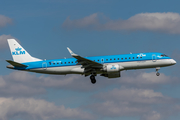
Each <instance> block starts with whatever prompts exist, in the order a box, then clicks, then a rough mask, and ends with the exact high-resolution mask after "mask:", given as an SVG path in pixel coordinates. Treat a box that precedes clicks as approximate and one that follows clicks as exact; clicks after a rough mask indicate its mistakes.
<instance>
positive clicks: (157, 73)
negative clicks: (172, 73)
mask: <svg viewBox="0 0 180 120" xmlns="http://www.w3.org/2000/svg"><path fill="white" fill-rule="evenodd" d="M158 70H160V67H157V68H156V75H157V76H159V75H160V73H159V72H158Z"/></svg>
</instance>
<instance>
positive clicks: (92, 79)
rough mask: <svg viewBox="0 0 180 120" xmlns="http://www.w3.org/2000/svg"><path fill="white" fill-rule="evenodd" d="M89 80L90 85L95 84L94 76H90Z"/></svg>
mask: <svg viewBox="0 0 180 120" xmlns="http://www.w3.org/2000/svg"><path fill="white" fill-rule="evenodd" d="M90 79H91V83H92V84H95V83H96V79H95V76H94V75H91V76H90Z"/></svg>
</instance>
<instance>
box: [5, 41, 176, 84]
mask: <svg viewBox="0 0 180 120" xmlns="http://www.w3.org/2000/svg"><path fill="white" fill-rule="evenodd" d="M7 41H8V44H9V47H10V51H11V55H12V57H13V61H12V60H6V61H7V62H8V63H10V65H8V66H7V68H10V69H14V70H22V71H28V72H36V73H44V74H56V75H66V74H81V75H84V76H85V77H86V76H90V80H91V82H92V84H95V83H96V78H95V76H97V74H100V76H104V77H108V78H118V77H120V76H121V74H120V73H121V71H123V70H134V69H145V68H155V69H156V75H157V76H159V75H160V73H159V72H158V70H159V69H160V67H166V66H171V65H174V64H176V61H175V60H174V59H171V58H170V57H168V56H167V55H165V54H163V53H154V52H153V53H136V54H132V53H131V54H122V55H109V56H95V57H82V56H80V55H78V54H75V53H74V52H73V51H72V50H71V49H70V48H68V47H67V49H68V51H69V53H70V54H71V56H72V57H73V58H68V59H55V60H46V59H45V60H42V59H38V58H35V57H32V56H31V55H30V54H29V53H28V52H27V51H26V50H25V49H24V48H23V47H22V46H21V45H20V44H19V43H18V42H17V41H16V40H15V39H7Z"/></svg>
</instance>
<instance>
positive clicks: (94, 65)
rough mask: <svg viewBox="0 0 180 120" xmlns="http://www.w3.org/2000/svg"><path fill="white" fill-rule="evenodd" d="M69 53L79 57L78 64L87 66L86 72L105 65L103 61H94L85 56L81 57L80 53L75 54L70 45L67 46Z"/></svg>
mask: <svg viewBox="0 0 180 120" xmlns="http://www.w3.org/2000/svg"><path fill="white" fill-rule="evenodd" d="M67 49H68V51H69V53H70V54H71V55H72V56H73V57H74V58H76V59H77V62H78V63H77V64H79V65H82V66H83V67H82V68H85V72H89V71H91V70H92V69H100V68H102V67H103V65H102V64H101V63H98V62H95V61H92V60H89V59H87V58H84V57H81V56H80V55H77V54H75V53H74V52H73V51H72V50H70V49H69V48H68V47H67Z"/></svg>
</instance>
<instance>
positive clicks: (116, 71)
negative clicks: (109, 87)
mask: <svg viewBox="0 0 180 120" xmlns="http://www.w3.org/2000/svg"><path fill="white" fill-rule="evenodd" d="M123 69H124V67H122V66H121V65H118V64H109V65H105V66H104V67H103V71H104V72H105V73H104V74H101V76H104V77H108V78H117V77H120V76H121V75H120V71H121V70H123Z"/></svg>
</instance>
